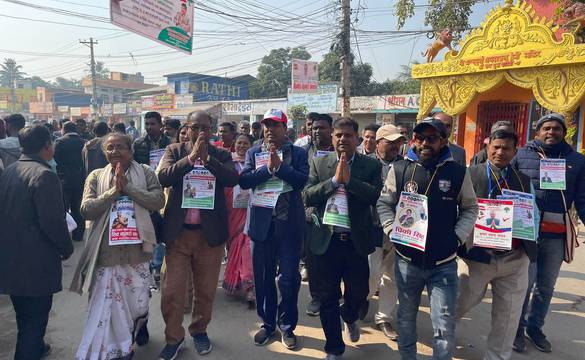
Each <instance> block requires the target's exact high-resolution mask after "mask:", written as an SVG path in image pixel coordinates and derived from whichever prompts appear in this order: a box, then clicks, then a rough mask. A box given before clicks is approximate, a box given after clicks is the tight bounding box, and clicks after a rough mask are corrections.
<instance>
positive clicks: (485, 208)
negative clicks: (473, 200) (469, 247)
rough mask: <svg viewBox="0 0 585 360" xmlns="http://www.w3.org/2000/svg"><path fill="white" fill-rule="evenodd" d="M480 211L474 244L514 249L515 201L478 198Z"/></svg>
mask: <svg viewBox="0 0 585 360" xmlns="http://www.w3.org/2000/svg"><path fill="white" fill-rule="evenodd" d="M477 205H478V207H479V213H478V215H477V219H476V221H475V226H474V231H473V246H479V247H484V248H490V249H497V250H510V249H512V223H513V219H514V201H512V200H494V199H477Z"/></svg>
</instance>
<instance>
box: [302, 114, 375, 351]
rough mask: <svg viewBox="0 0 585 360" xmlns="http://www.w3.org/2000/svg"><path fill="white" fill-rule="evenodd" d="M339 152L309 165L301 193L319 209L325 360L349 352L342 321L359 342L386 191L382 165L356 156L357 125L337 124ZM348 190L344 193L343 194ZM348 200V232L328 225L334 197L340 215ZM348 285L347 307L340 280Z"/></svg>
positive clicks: (312, 246)
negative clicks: (376, 217)
mask: <svg viewBox="0 0 585 360" xmlns="http://www.w3.org/2000/svg"><path fill="white" fill-rule="evenodd" d="M332 137H333V146H334V148H335V153H332V154H329V155H327V156H325V157H320V158H312V159H310V160H309V165H310V171H309V181H308V182H307V186H306V187H305V190H304V191H303V199H304V201H305V204H306V205H307V206H313V207H315V208H317V214H318V216H317V219H315V224H314V225H313V230H312V233H311V240H310V243H309V251H311V252H312V253H313V254H314V255H315V259H314V264H313V267H314V269H313V274H314V275H313V276H311V278H310V279H309V281H310V282H312V285H313V288H314V289H316V293H317V296H318V298H319V300H320V301H321V309H320V314H319V316H320V317H321V324H322V326H323V331H324V332H325V338H326V343H325V352H326V353H327V359H337V357H338V356H341V354H343V352H344V351H345V344H344V343H343V339H342V335H341V323H340V321H339V316H340V315H341V318H342V319H343V322H344V323H345V330H346V332H348V335H349V338H350V340H351V341H352V342H357V341H358V340H359V338H360V329H359V326H358V324H357V320H358V317H359V310H360V308H361V307H362V306H363V304H364V303H365V302H366V301H367V296H368V292H369V290H368V280H369V276H370V270H369V265H368V255H369V254H371V253H372V252H373V251H374V244H373V236H372V235H373V234H372V230H373V227H372V223H373V221H372V206H373V205H375V204H376V202H377V200H378V197H379V195H380V191H381V190H382V175H381V173H382V166H381V165H380V163H379V162H378V161H377V160H375V159H372V158H370V157H368V156H366V155H361V154H358V153H357V152H356V148H357V142H358V124H357V122H355V121H354V120H353V119H350V118H341V119H338V120H336V121H335V122H334V123H333V135H332ZM343 190H345V194H344V191H343ZM344 196H345V197H346V203H347V214H348V216H349V227H343V226H331V225H326V224H324V219H323V218H324V213H325V210H326V208H327V202H328V200H329V199H330V198H331V197H335V199H336V203H338V205H337V208H338V209H337V210H338V214H333V216H339V215H340V213H342V212H343V210H344V209H343V208H344V207H345V206H344V205H340V204H339V201H340V198H341V197H344ZM342 280H343V283H344V289H345V290H344V294H343V299H344V300H343V305H342V306H341V307H340V306H339V298H341V288H340V285H341V281H342Z"/></svg>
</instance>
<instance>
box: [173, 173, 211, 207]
mask: <svg viewBox="0 0 585 360" xmlns="http://www.w3.org/2000/svg"><path fill="white" fill-rule="evenodd" d="M214 206H215V176H214V175H213V174H212V173H211V172H210V171H209V170H207V169H206V168H205V167H203V166H195V167H194V168H193V170H191V172H189V173H188V174H186V175H185V177H184V178H183V202H182V204H181V207H182V208H183V209H203V210H213V208H214Z"/></svg>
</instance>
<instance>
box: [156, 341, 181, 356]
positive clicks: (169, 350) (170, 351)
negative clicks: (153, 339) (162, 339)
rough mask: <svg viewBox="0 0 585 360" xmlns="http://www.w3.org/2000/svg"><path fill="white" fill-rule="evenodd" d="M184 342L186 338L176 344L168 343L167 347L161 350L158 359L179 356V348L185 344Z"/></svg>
mask: <svg viewBox="0 0 585 360" xmlns="http://www.w3.org/2000/svg"><path fill="white" fill-rule="evenodd" d="M184 342H185V339H182V340H181V341H179V342H178V343H177V344H175V345H171V344H166V345H165V347H164V348H163V349H162V351H161V352H160V355H159V356H158V359H159V360H175V359H176V358H177V355H179V350H180V349H181V346H183V343H184Z"/></svg>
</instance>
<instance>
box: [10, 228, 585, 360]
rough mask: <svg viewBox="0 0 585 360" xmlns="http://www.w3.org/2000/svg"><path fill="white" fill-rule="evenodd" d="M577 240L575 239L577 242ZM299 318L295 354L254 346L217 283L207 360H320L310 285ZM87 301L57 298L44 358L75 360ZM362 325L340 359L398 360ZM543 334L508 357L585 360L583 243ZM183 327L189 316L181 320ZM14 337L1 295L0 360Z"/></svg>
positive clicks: (478, 323) (467, 347) (474, 332)
mask: <svg viewBox="0 0 585 360" xmlns="http://www.w3.org/2000/svg"><path fill="white" fill-rule="evenodd" d="M582 239H583V237H582V236H581V240H582ZM75 245H76V250H75V254H74V256H73V257H72V258H71V259H69V260H68V261H67V262H65V263H64V280H63V284H64V285H66V286H68V284H69V283H70V281H71V277H72V275H73V274H72V273H73V271H74V268H75V265H76V263H77V259H78V257H79V254H80V252H81V247H82V244H79V243H77V244H75ZM299 299H300V302H299V303H300V304H299V309H300V310H301V315H300V319H299V325H298V327H297V330H296V334H297V335H298V336H299V339H300V348H299V349H298V350H297V351H289V350H286V349H284V347H283V346H282V344H280V342H278V341H275V342H273V343H271V344H269V345H268V346H266V347H257V346H254V344H253V342H252V336H253V334H254V332H255V331H256V329H257V326H258V322H257V317H256V313H255V311H253V310H248V309H247V306H246V304H245V303H244V302H243V301H242V300H241V299H236V298H233V297H228V296H226V294H225V293H224V291H223V290H222V289H221V284H218V292H217V297H216V301H215V307H214V318H213V321H212V323H211V325H210V327H209V329H208V333H209V336H210V338H211V340H212V342H213V345H214V350H213V352H212V353H211V354H209V355H206V356H205V358H207V359H209V360H213V359H254V360H263V359H283V360H287V359H289V360H293V359H320V358H323V357H324V356H325V354H324V352H323V346H324V344H325V341H324V335H323V331H322V330H321V326H320V322H319V318H312V317H309V316H307V315H305V314H304V309H305V306H306V304H307V300H308V286H307V284H306V283H303V285H302V289H301V294H300V296H299ZM490 302H491V294H490V292H489V291H488V294H487V296H486V298H485V299H484V301H483V303H481V304H480V305H479V306H478V307H476V308H475V309H474V310H473V311H472V312H471V313H470V314H469V316H468V317H466V318H464V319H463V320H462V321H461V323H460V324H458V326H457V350H456V353H455V356H456V358H457V359H481V358H482V354H483V352H484V349H485V342H486V338H487V333H488V331H489V328H490V311H491V306H490ZM86 306H87V296H83V297H81V296H79V295H77V294H74V293H70V292H68V291H63V292H61V293H59V294H57V295H56V296H55V299H54V305H53V309H52V311H51V317H50V320H49V326H48V329H47V337H46V340H47V341H48V342H49V343H50V344H51V345H52V346H53V352H52V354H51V355H50V356H49V358H48V359H50V360H56V359H73V358H74V355H75V351H76V349H77V346H78V344H79V341H80V338H81V335H82V333H83V326H84V321H85V310H86ZM375 307H376V302H375V300H374V301H373V303H372V304H371V306H370V314H369V315H368V318H366V320H365V321H364V322H362V337H361V339H360V341H359V342H358V343H357V344H350V345H348V346H347V350H346V354H345V356H344V358H345V359H368V360H375V359H385V360H387V359H399V358H400V356H399V354H398V351H397V346H396V343H394V342H392V341H389V340H386V338H385V337H384V336H383V335H382V334H381V333H380V332H379V331H378V330H377V329H375V328H374V325H373V313H374V311H373V310H375ZM150 308H151V316H150V320H149V330H150V343H149V344H148V345H147V346H144V347H141V348H138V349H137V350H136V356H135V359H137V360H143V359H144V360H154V359H157V356H158V353H159V352H160V350H161V349H162V347H163V346H164V336H163V330H164V322H163V320H162V316H161V313H160V296H159V294H154V296H153V298H152V301H151V303H150ZM551 311H552V312H551V314H549V316H548V317H547V324H546V325H545V327H544V331H545V333H546V334H547V336H548V338H549V340H550V341H551V342H552V344H553V353H552V354H543V353H541V352H539V351H538V350H536V349H535V348H534V347H532V346H531V345H530V344H529V345H528V352H527V353H525V354H522V355H520V354H516V353H514V355H513V357H512V359H526V360H528V359H530V360H540V359H542V360H544V359H546V360H553V359H554V360H556V359H562V360H584V359H585V245H582V246H581V248H579V249H577V256H576V259H575V261H574V262H573V263H572V264H564V265H563V268H562V269H561V274H560V277H559V280H558V282H557V287H556V291H555V297H554V299H553V301H552V305H551ZM428 314H429V308H428V301H427V299H426V298H423V302H422V305H421V311H420V313H419V317H418V329H419V344H418V351H419V358H420V359H431V356H430V354H431V353H432V350H431V348H430V346H431V342H432V329H431V325H430V319H429V316H428ZM184 324H185V325H186V324H187V318H186V319H185V323H184ZM15 339H16V323H15V319H14V312H13V309H12V305H11V303H10V299H9V298H8V297H6V296H0V360H8V359H12V356H13V351H14V344H15ZM187 345H188V346H186V347H184V348H183V350H182V351H181V353H180V355H179V357H178V358H177V359H196V358H198V357H199V356H198V355H197V353H196V352H195V350H194V348H193V344H192V343H191V342H189V343H188V344H187Z"/></svg>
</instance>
